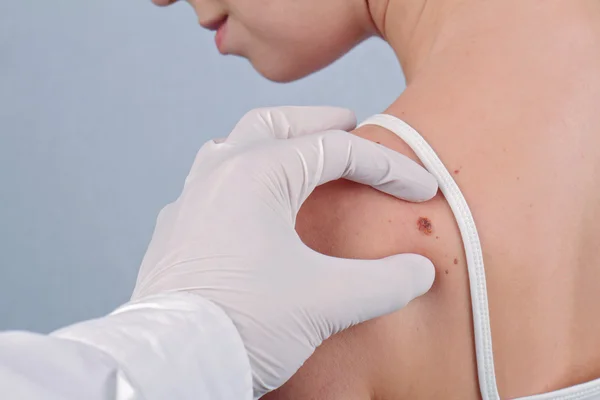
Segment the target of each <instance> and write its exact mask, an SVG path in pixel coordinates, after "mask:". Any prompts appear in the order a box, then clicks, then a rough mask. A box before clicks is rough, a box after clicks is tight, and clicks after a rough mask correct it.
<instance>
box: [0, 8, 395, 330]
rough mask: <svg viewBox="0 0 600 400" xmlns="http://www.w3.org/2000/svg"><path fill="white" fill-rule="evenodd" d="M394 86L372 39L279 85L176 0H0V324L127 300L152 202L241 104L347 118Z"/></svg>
mask: <svg viewBox="0 0 600 400" xmlns="http://www.w3.org/2000/svg"><path fill="white" fill-rule="evenodd" d="M403 87H404V84H403V78H402V75H401V73H400V71H399V68H398V65H397V62H396V60H395V57H394V55H393V53H392V51H391V50H389V49H388V48H387V46H386V45H385V43H383V42H382V41H379V40H371V41H368V42H366V43H365V44H363V45H361V46H359V47H358V48H357V49H356V50H354V51H353V52H352V53H350V54H349V55H348V56H346V57H345V58H343V59H342V60H341V61H339V62H337V63H336V64H334V65H333V66H331V67H329V68H327V69H326V70H325V71H322V72H319V73H317V74H314V75H312V76H310V77H309V78H306V79H303V80H301V81H299V82H295V83H292V84H286V85H281V84H275V83H271V82H269V81H267V80H265V79H264V78H262V77H260V76H259V75H258V74H257V73H256V72H255V71H254V70H252V68H251V67H250V65H249V64H248V63H247V62H246V61H245V60H242V59H238V58H233V57H228V58H223V57H222V56H220V55H219V54H218V52H217V51H216V49H215V46H214V42H213V36H212V34H210V33H208V32H205V31H203V30H202V29H201V28H200V27H199V26H198V25H197V22H196V17H195V15H194V13H193V10H192V9H191V8H190V7H189V6H188V5H187V4H184V3H182V4H177V5H175V6H173V7H171V8H168V9H160V8H157V7H154V6H152V5H151V3H150V1H149V0H127V1H123V0H100V1H73V0H52V1H34V0H18V1H1V2H0V329H31V330H34V331H40V332H48V331H50V330H53V329H56V328H58V327H60V326H61V325H64V324H68V323H72V322H75V321H77V320H80V319H84V318H91V317H95V316H100V315H102V314H104V313H106V312H109V311H110V310H111V309H113V308H114V307H116V306H118V305H119V304H120V303H122V302H125V301H127V300H128V298H129V294H130V293H131V290H132V288H133V284H134V281H135V277H136V274H137V269H138V266H139V263H140V261H141V259H142V256H143V254H144V251H145V249H146V246H147V243H148V241H149V239H150V236H151V234H152V230H153V227H154V222H155V218H156V216H157V213H158V211H159V210H160V209H161V208H162V206H164V205H165V204H166V203H168V202H170V201H172V200H173V199H175V197H176V196H177V195H178V193H179V191H180V188H181V185H182V183H183V180H184V178H185V176H186V174H187V171H188V169H189V167H190V165H191V162H192V160H193V157H194V155H195V153H196V151H197V150H198V149H199V148H200V146H201V145H202V143H203V142H205V141H206V140H208V139H209V138H211V137H218V136H225V135H226V134H227V133H228V132H229V131H230V130H231V128H232V127H233V125H234V124H235V122H236V121H237V120H238V119H239V118H240V117H241V116H242V115H243V114H244V113H245V112H246V111H247V110H249V109H252V108H255V107H261V106H267V105H283V104H295V105H320V104H326V105H338V106H344V107H349V108H351V109H353V110H355V111H356V112H357V115H358V117H359V118H361V119H362V118H365V117H367V116H368V115H370V114H372V113H376V112H379V111H382V110H383V109H384V108H385V107H386V106H387V105H388V104H389V103H390V102H391V101H393V99H394V98H395V97H396V96H397V95H398V94H399V93H400V91H401V90H402V88H403Z"/></svg>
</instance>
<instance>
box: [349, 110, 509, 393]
mask: <svg viewBox="0 0 600 400" xmlns="http://www.w3.org/2000/svg"><path fill="white" fill-rule="evenodd" d="M363 125H378V126H381V127H383V128H385V129H387V130H389V131H392V132H393V133H395V134H396V135H398V136H399V137H400V138H401V139H402V140H404V141H405V142H406V143H407V144H408V145H409V146H410V147H411V148H412V149H413V151H414V152H415V153H416V155H417V157H419V159H420V160H421V162H422V163H423V165H425V168H427V170H428V171H429V172H430V173H431V174H432V175H433V176H434V177H435V178H436V179H437V181H438V184H439V186H440V190H441V191H442V193H443V194H444V196H445V197H446V201H448V204H450V208H451V209H452V212H453V213H454V217H455V218H456V222H457V223H458V227H459V229H460V234H461V237H462V241H463V244H464V246H465V253H466V256H467V269H468V273H469V284H470V286H471V305H472V308H473V330H474V333H475V352H476V355H477V371H478V376H479V389H480V391H481V397H482V399H483V400H499V399H500V396H499V394H498V388H497V387H496V374H495V372H494V353H493V351H492V333H491V330H490V314H489V308H488V299H487V288H486V281H485V269H484V266H483V254H482V251H481V243H480V242H479V235H478V234H477V228H476V227H475V221H474V220H473V215H471V211H470V210H469V206H468V205H467V201H466V200H465V198H464V196H463V195H462V193H461V191H460V189H459V188H458V185H457V184H456V182H454V179H452V176H451V175H450V173H449V172H448V170H447V169H446V167H445V166H444V164H443V163H442V161H441V160H440V159H439V158H438V156H437V154H436V153H435V151H433V149H432V148H431V146H429V144H428V143H427V142H426V141H425V139H423V137H422V136H421V135H420V134H419V133H418V132H417V131H416V130H414V129H413V128H412V127H411V126H410V125H408V124H407V123H406V122H404V121H402V120H400V119H398V118H396V117H393V116H391V115H387V114H378V115H374V116H372V117H370V118H368V119H367V120H366V121H364V122H363V123H362V124H360V126H363Z"/></svg>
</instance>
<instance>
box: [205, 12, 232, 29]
mask: <svg viewBox="0 0 600 400" xmlns="http://www.w3.org/2000/svg"><path fill="white" fill-rule="evenodd" d="M225 21H227V15H221V16H220V17H218V18H213V19H210V20H207V21H200V25H202V27H203V28H206V29H208V30H211V31H216V30H217V29H219V28H220V27H221V25H223V24H224V23H225Z"/></svg>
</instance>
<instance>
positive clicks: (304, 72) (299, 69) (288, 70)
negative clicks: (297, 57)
mask: <svg viewBox="0 0 600 400" xmlns="http://www.w3.org/2000/svg"><path fill="white" fill-rule="evenodd" d="M249 61H250V63H251V64H252V67H253V68H254V69H255V70H256V71H257V72H258V73H259V74H261V75H262V76H263V77H265V78H266V79H268V80H270V81H272V82H277V83H289V82H293V81H296V80H298V79H302V78H304V77H306V76H308V75H310V74H312V73H313V72H316V71H318V70H320V69H321V68H311V67H310V66H307V65H300V64H301V63H294V62H289V61H287V62H281V61H275V60H272V61H269V62H264V61H263V62H257V61H255V60H252V59H250V60H249Z"/></svg>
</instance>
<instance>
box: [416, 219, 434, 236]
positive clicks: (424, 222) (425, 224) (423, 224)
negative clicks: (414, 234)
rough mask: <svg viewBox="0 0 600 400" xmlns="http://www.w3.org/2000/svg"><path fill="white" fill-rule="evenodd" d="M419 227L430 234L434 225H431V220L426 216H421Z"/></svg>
mask: <svg viewBox="0 0 600 400" xmlns="http://www.w3.org/2000/svg"><path fill="white" fill-rule="evenodd" d="M417 228H419V230H420V231H421V232H423V233H424V234H425V235H427V236H430V235H431V233H432V232H433V226H432V225H431V221H430V220H429V218H426V217H419V219H418V220H417Z"/></svg>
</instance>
